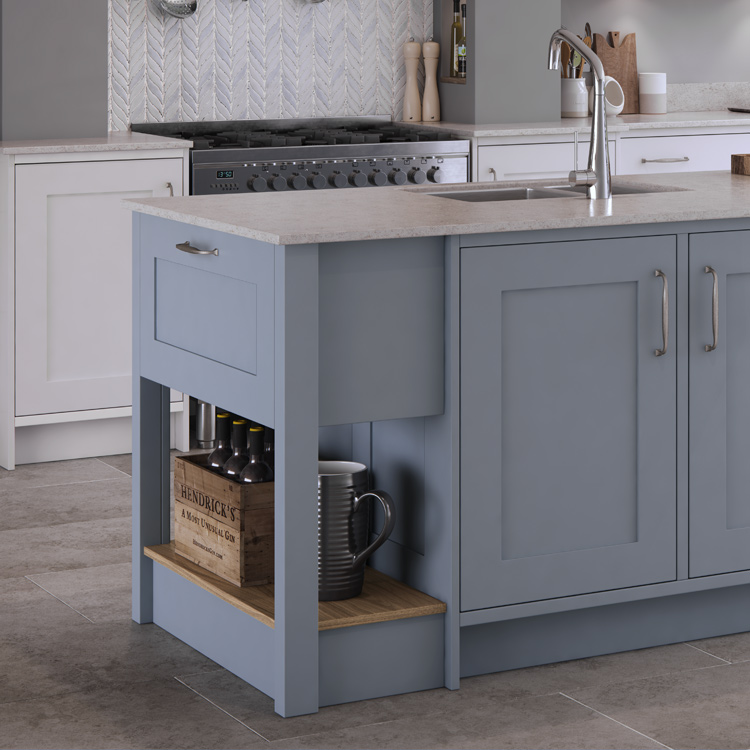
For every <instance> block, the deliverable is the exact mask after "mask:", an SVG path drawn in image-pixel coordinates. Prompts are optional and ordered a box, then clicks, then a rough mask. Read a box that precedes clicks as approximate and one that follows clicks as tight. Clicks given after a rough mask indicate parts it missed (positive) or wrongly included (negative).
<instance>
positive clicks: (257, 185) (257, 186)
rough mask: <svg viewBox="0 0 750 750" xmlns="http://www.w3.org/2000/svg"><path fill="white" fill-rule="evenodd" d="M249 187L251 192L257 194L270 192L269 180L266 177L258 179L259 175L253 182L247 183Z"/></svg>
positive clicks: (254, 177)
mask: <svg viewBox="0 0 750 750" xmlns="http://www.w3.org/2000/svg"><path fill="white" fill-rule="evenodd" d="M247 186H248V187H249V188H250V190H252V191H254V192H256V193H264V192H265V191H266V190H268V180H266V178H265V177H258V175H257V174H255V175H253V179H252V180H248V181H247Z"/></svg>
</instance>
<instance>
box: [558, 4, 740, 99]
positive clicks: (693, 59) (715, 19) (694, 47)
mask: <svg viewBox="0 0 750 750" xmlns="http://www.w3.org/2000/svg"><path fill="white" fill-rule="evenodd" d="M587 21H588V22H589V23H590V24H591V27H592V29H593V30H594V31H595V32H598V33H600V34H605V35H606V33H607V32H608V31H620V33H621V38H622V37H623V36H625V34H627V33H630V32H635V35H636V50H637V56H638V69H639V70H641V71H645V70H651V71H660V72H666V74H667V82H668V83H709V82H716V81H750V41H749V40H750V0H562V22H563V24H564V25H565V26H567V27H568V28H569V29H570V30H571V31H574V32H575V33H577V34H580V35H581V36H583V30H584V26H585V24H586V22H587ZM747 104H750V102H746V103H745V105H747Z"/></svg>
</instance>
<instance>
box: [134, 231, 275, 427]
mask: <svg viewBox="0 0 750 750" xmlns="http://www.w3.org/2000/svg"><path fill="white" fill-rule="evenodd" d="M136 221H137V222H138V224H139V235H138V241H137V242H138V243H139V250H138V252H139V257H138V259H137V262H138V263H139V265H140V270H139V273H140V294H141V305H140V308H139V312H140V316H141V319H140V331H141V336H140V340H141V351H140V356H141V372H142V373H143V375H144V376H145V377H148V378H151V379H153V380H156V381H157V382H161V383H164V384H165V385H170V386H172V387H174V388H178V389H180V390H181V391H183V392H185V393H189V394H190V395H192V396H195V397H196V398H200V399H202V400H204V401H208V402H209V403H213V404H217V405H218V406H221V407H223V408H227V409H230V410H232V411H235V412H236V413H240V414H253V415H255V418H256V419H257V420H258V421H260V422H262V423H263V424H266V425H268V426H269V427H272V426H273V425H274V413H273V405H274V333H275V332H274V263H275V259H274V253H275V250H274V246H273V245H270V244H268V243H264V242H258V241H256V240H251V239H248V238H244V237H237V236H235V235H230V234H225V233H224V232H218V231H216V230H211V229H204V228H201V227H193V226H188V225H185V224H180V223H178V222H174V221H169V220H166V219H161V218H156V217H153V216H138V217H137V219H136ZM178 246H179V247H178ZM191 250H198V251H201V252H202V253H205V254H196V253H194V252H190V251H191ZM214 250H216V254H213V251H214ZM168 362H170V363H172V366H171V367H169V368H167V364H166V363H168ZM167 369H168V371H169V374H167ZM175 373H177V374H175Z"/></svg>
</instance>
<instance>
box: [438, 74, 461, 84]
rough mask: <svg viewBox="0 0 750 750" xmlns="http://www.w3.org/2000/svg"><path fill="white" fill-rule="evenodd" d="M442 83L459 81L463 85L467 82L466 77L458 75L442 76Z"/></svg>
mask: <svg viewBox="0 0 750 750" xmlns="http://www.w3.org/2000/svg"><path fill="white" fill-rule="evenodd" d="M440 83H458V84H460V85H462V86H463V85H465V84H466V79H465V78H459V77H458V76H440Z"/></svg>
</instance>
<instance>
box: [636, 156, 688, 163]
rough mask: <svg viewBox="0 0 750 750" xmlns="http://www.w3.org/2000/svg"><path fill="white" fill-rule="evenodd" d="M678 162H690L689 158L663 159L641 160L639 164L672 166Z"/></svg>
mask: <svg viewBox="0 0 750 750" xmlns="http://www.w3.org/2000/svg"><path fill="white" fill-rule="evenodd" d="M678 161H690V157H689V156H675V157H665V158H664V159H641V164H674V163H675V162H678Z"/></svg>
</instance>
